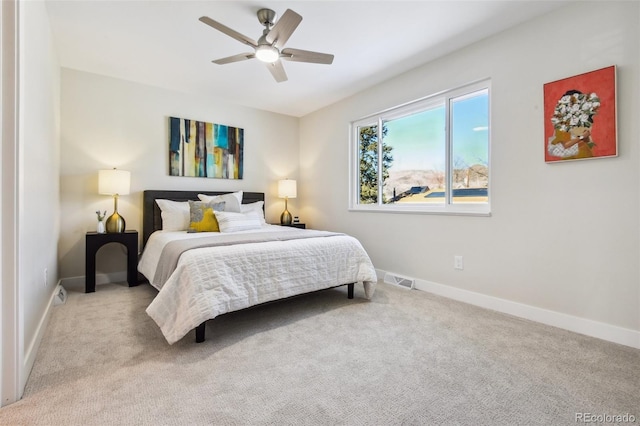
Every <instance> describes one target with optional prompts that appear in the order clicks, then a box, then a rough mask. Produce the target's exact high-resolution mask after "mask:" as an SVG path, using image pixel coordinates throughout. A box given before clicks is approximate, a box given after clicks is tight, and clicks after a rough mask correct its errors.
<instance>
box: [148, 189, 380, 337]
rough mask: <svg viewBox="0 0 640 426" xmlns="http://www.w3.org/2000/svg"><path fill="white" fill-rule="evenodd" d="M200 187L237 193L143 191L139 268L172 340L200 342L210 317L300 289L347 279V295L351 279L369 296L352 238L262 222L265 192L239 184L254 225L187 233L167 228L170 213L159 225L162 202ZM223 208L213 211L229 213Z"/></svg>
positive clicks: (368, 278) (153, 313) (366, 268)
mask: <svg viewBox="0 0 640 426" xmlns="http://www.w3.org/2000/svg"><path fill="white" fill-rule="evenodd" d="M199 194H204V195H207V196H210V197H213V196H220V197H226V200H227V201H229V200H230V199H231V198H230V196H231V194H233V195H234V196H236V197H238V192H236V193H229V192H211V191H151V190H147V191H144V195H143V225H142V226H143V252H142V256H141V258H140V261H139V263H138V270H139V272H141V273H142V274H143V275H144V276H145V277H146V278H147V279H148V280H149V283H150V284H151V285H152V286H153V287H155V288H156V289H157V290H158V294H157V295H156V297H155V298H154V300H153V301H152V302H151V304H150V305H149V306H148V307H147V310H146V312H147V314H149V316H150V317H151V318H152V319H153V320H154V321H155V322H156V324H157V325H158V326H159V327H160V330H161V331H162V333H163V335H164V337H165V339H166V340H167V342H168V343H169V344H173V343H175V342H177V341H178V340H180V339H182V338H183V337H184V336H186V335H187V334H188V333H189V332H190V331H191V330H195V336H196V342H198V343H200V342H203V341H204V340H205V323H206V322H207V321H208V320H211V319H214V318H216V317H217V316H219V315H222V314H225V313H229V312H233V311H238V310H241V309H245V308H249V307H251V306H256V305H259V304H263V303H268V302H273V301H276V300H281V299H286V298H289V297H293V296H298V295H301V294H305V293H310V292H314V291H320V290H325V289H329V288H334V287H340V286H345V285H346V286H347V297H348V298H350V299H351V298H353V297H354V285H355V284H356V283H362V285H363V287H364V293H365V297H366V298H371V297H372V296H373V293H374V291H375V284H376V281H377V278H376V273H375V269H374V267H373V265H372V263H371V260H370V259H369V257H368V255H367V253H366V251H365V250H364V248H363V247H362V245H361V244H360V242H359V241H358V240H357V239H355V238H353V237H351V236H349V235H346V234H342V233H334V232H328V231H318V230H305V229H299V228H293V227H284V226H278V225H269V224H266V223H265V222H264V210H263V206H264V193H259V192H241V191H240V194H241V195H240V197H241V206H240V207H241V209H242V215H245V216H246V217H247V218H250V219H251V220H252V221H253V220H254V218H257V217H259V220H260V225H259V226H257V227H256V226H254V227H251V229H240V228H238V230H234V229H232V228H229V227H227V228H226V229H223V226H222V225H223V222H220V228H221V229H222V230H223V231H225V232H196V233H188V232H186V231H184V230H176V229H177V228H179V227H174V228H171V227H169V223H168V220H169V219H168V216H165V218H166V219H167V220H166V221H167V223H166V224H165V225H164V226H163V213H162V211H161V209H160V207H159V203H160V204H162V205H163V207H165V206H166V203H172V205H180V206H184V204H185V203H186V202H188V201H189V200H198V195H199ZM218 198H219V197H218ZM216 199H217V198H216ZM158 200H160V201H158ZM167 200H168V201H167ZM216 205H218V204H216ZM220 205H221V206H223V207H224V203H222V204H220ZM258 207H259V209H260V211H259V212H257V209H258ZM180 208H183V207H180ZM165 214H166V210H165ZM223 214H224V213H216V217H217V218H220V219H222V218H226V216H224V217H223ZM233 214H234V215H235V216H239V215H241V214H240V213H233ZM252 223H254V222H252ZM172 226H173V225H172ZM231 231H234V232H231Z"/></svg>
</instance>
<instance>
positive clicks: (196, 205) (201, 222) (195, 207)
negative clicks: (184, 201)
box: [187, 201, 224, 232]
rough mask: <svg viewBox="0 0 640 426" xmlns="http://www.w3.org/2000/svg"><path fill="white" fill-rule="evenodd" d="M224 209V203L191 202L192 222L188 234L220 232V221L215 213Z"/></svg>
mask: <svg viewBox="0 0 640 426" xmlns="http://www.w3.org/2000/svg"><path fill="white" fill-rule="evenodd" d="M223 209H224V202H222V203H205V202H204V201H189V211H190V215H189V217H190V222H189V230H188V231H187V232H220V227H219V226H218V220H217V219H216V216H215V214H214V213H213V212H214V211H219V210H223Z"/></svg>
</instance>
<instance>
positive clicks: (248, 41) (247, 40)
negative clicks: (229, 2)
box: [200, 16, 258, 48]
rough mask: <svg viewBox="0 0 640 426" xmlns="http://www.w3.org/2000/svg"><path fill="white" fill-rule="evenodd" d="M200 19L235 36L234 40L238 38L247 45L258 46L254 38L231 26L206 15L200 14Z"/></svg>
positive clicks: (230, 35)
mask: <svg viewBox="0 0 640 426" xmlns="http://www.w3.org/2000/svg"><path fill="white" fill-rule="evenodd" d="M200 21H201V22H204V23H205V24H207V25H209V26H210V27H213V28H215V29H216V30H218V31H221V32H223V33H225V34H226V35H228V36H229V37H232V38H235V39H236V40H238V41H239V42H241V43H244V44H248V45H249V46H251V47H253V48H256V47H257V46H258V42H256V41H255V40H254V39H252V38H249V37H247V36H246V35H244V34H240V33H239V32H237V31H235V30H232V29H231V28H229V27H227V26H226V25H223V24H221V23H220V22H218V21H214V20H213V19H211V18H209V17H208V16H201V17H200Z"/></svg>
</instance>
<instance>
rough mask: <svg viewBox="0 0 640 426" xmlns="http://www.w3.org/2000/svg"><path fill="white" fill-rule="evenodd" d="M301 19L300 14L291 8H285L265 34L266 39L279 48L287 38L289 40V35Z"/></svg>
mask: <svg viewBox="0 0 640 426" xmlns="http://www.w3.org/2000/svg"><path fill="white" fill-rule="evenodd" d="M301 21H302V16H300V15H298V14H297V13H296V12H294V11H293V10H291V9H287V10H286V11H285V12H284V14H283V15H282V16H281V17H280V19H278V22H276V24H275V25H274V26H273V28H271V31H269V33H268V34H267V36H266V39H267V41H268V42H269V43H271V44H272V45H273V46H275V47H277V48H281V47H282V46H284V44H285V43H286V42H287V40H289V37H291V34H293V32H294V31H295V30H296V28H298V25H300V22H301Z"/></svg>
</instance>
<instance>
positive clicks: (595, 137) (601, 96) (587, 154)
mask: <svg viewBox="0 0 640 426" xmlns="http://www.w3.org/2000/svg"><path fill="white" fill-rule="evenodd" d="M544 120H545V121H544V137H545V141H544V147H545V154H544V155H545V161H546V162H548V163H550V162H555V161H569V160H584V159H590V158H602V157H615V156H616V155H618V137H617V133H616V67H615V65H612V66H610V67H607V68H602V69H599V70H596V71H591V72H587V73H584V74H580V75H576V76H574V77H569V78H565V79H562V80H558V81H554V82H552V83H547V84H545V85H544Z"/></svg>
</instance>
